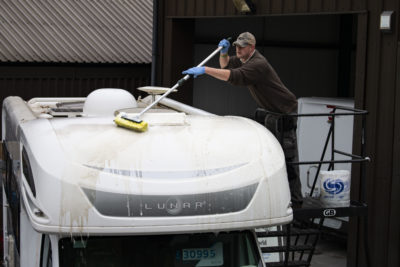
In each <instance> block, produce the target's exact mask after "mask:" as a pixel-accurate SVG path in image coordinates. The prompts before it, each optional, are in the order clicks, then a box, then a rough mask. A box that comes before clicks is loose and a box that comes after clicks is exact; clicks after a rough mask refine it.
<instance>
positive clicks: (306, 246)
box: [261, 245, 314, 253]
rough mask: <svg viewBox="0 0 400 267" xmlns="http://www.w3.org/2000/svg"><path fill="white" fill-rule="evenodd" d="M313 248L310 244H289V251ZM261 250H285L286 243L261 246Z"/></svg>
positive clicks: (264, 251) (265, 251)
mask: <svg viewBox="0 0 400 267" xmlns="http://www.w3.org/2000/svg"><path fill="white" fill-rule="evenodd" d="M308 250H310V251H311V250H314V246H312V245H291V246H289V251H308ZM261 251H262V252H263V253H270V252H285V251H287V247H286V245H283V246H274V247H262V248H261Z"/></svg>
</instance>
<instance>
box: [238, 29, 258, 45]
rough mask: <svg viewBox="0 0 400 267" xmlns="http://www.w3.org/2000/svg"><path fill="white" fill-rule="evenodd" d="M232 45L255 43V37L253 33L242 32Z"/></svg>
mask: <svg viewBox="0 0 400 267" xmlns="http://www.w3.org/2000/svg"><path fill="white" fill-rule="evenodd" d="M233 45H237V46H240V47H245V46H248V45H256V38H255V37H254V35H253V34H251V33H249V32H243V33H241V34H240V35H239V36H238V38H237V39H236V41H235V42H233Z"/></svg>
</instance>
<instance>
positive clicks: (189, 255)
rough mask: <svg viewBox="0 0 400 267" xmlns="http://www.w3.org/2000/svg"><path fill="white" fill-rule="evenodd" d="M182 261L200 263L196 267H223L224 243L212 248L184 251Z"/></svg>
mask: <svg viewBox="0 0 400 267" xmlns="http://www.w3.org/2000/svg"><path fill="white" fill-rule="evenodd" d="M181 257H182V261H199V262H198V263H197V264H196V266H221V265H223V264H224V257H223V249H222V243H221V242H218V243H216V244H214V245H213V246H211V247H210V248H185V249H182V255H181Z"/></svg>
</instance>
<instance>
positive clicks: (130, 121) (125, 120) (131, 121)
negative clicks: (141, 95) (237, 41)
mask: <svg viewBox="0 0 400 267" xmlns="http://www.w3.org/2000/svg"><path fill="white" fill-rule="evenodd" d="M231 39H232V38H231V37H229V38H227V40H228V41H229V42H230V41H231ZM222 48H223V47H222V46H219V47H218V48H217V49H215V50H214V52H212V53H211V54H210V55H209V56H208V57H207V58H206V59H204V60H203V61H202V62H201V63H200V64H199V65H197V67H201V66H203V65H204V64H206V63H207V61H209V60H210V59H211V58H212V57H213V56H215V55H216V54H217V53H218V52H219V51H221V49H222ZM189 78H190V76H189V75H186V76H185V77H183V78H182V79H180V80H179V81H178V82H177V83H176V84H175V85H174V86H173V87H171V88H170V89H168V91H166V92H165V93H164V94H163V95H162V96H160V97H159V98H158V99H157V100H156V101H154V102H153V103H151V104H150V105H148V106H147V107H146V108H145V109H143V110H142V112H140V113H139V114H138V115H137V116H135V117H134V118H131V117H128V116H127V115H126V114H125V113H120V114H119V115H118V116H117V117H116V118H115V119H114V122H115V123H116V124H117V125H118V126H121V127H124V128H127V129H131V130H134V131H137V132H145V131H147V128H148V123H147V122H144V121H143V120H141V119H140V117H141V116H142V115H143V114H144V113H145V112H146V111H148V110H149V109H151V108H152V107H154V106H155V105H157V104H158V102H160V101H161V100H162V99H163V98H164V97H166V96H167V95H169V94H170V93H171V92H172V91H174V90H175V89H176V88H178V87H179V86H181V85H182V84H183V83H184V82H186V81H187V80H189Z"/></svg>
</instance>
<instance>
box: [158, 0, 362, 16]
mask: <svg viewBox="0 0 400 267" xmlns="http://www.w3.org/2000/svg"><path fill="white" fill-rule="evenodd" d="M253 3H254V4H255V6H256V13H255V15H265V14H302V13H326V12H328V13H331V12H334V13H337V12H354V11H363V10H366V9H367V1H366V0H253ZM165 6H166V10H165V16H166V17H181V16H182V17H191V16H196V17H200V16H236V15H240V13H238V12H237V10H236V9H235V6H234V5H233V1H232V0H165Z"/></svg>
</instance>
